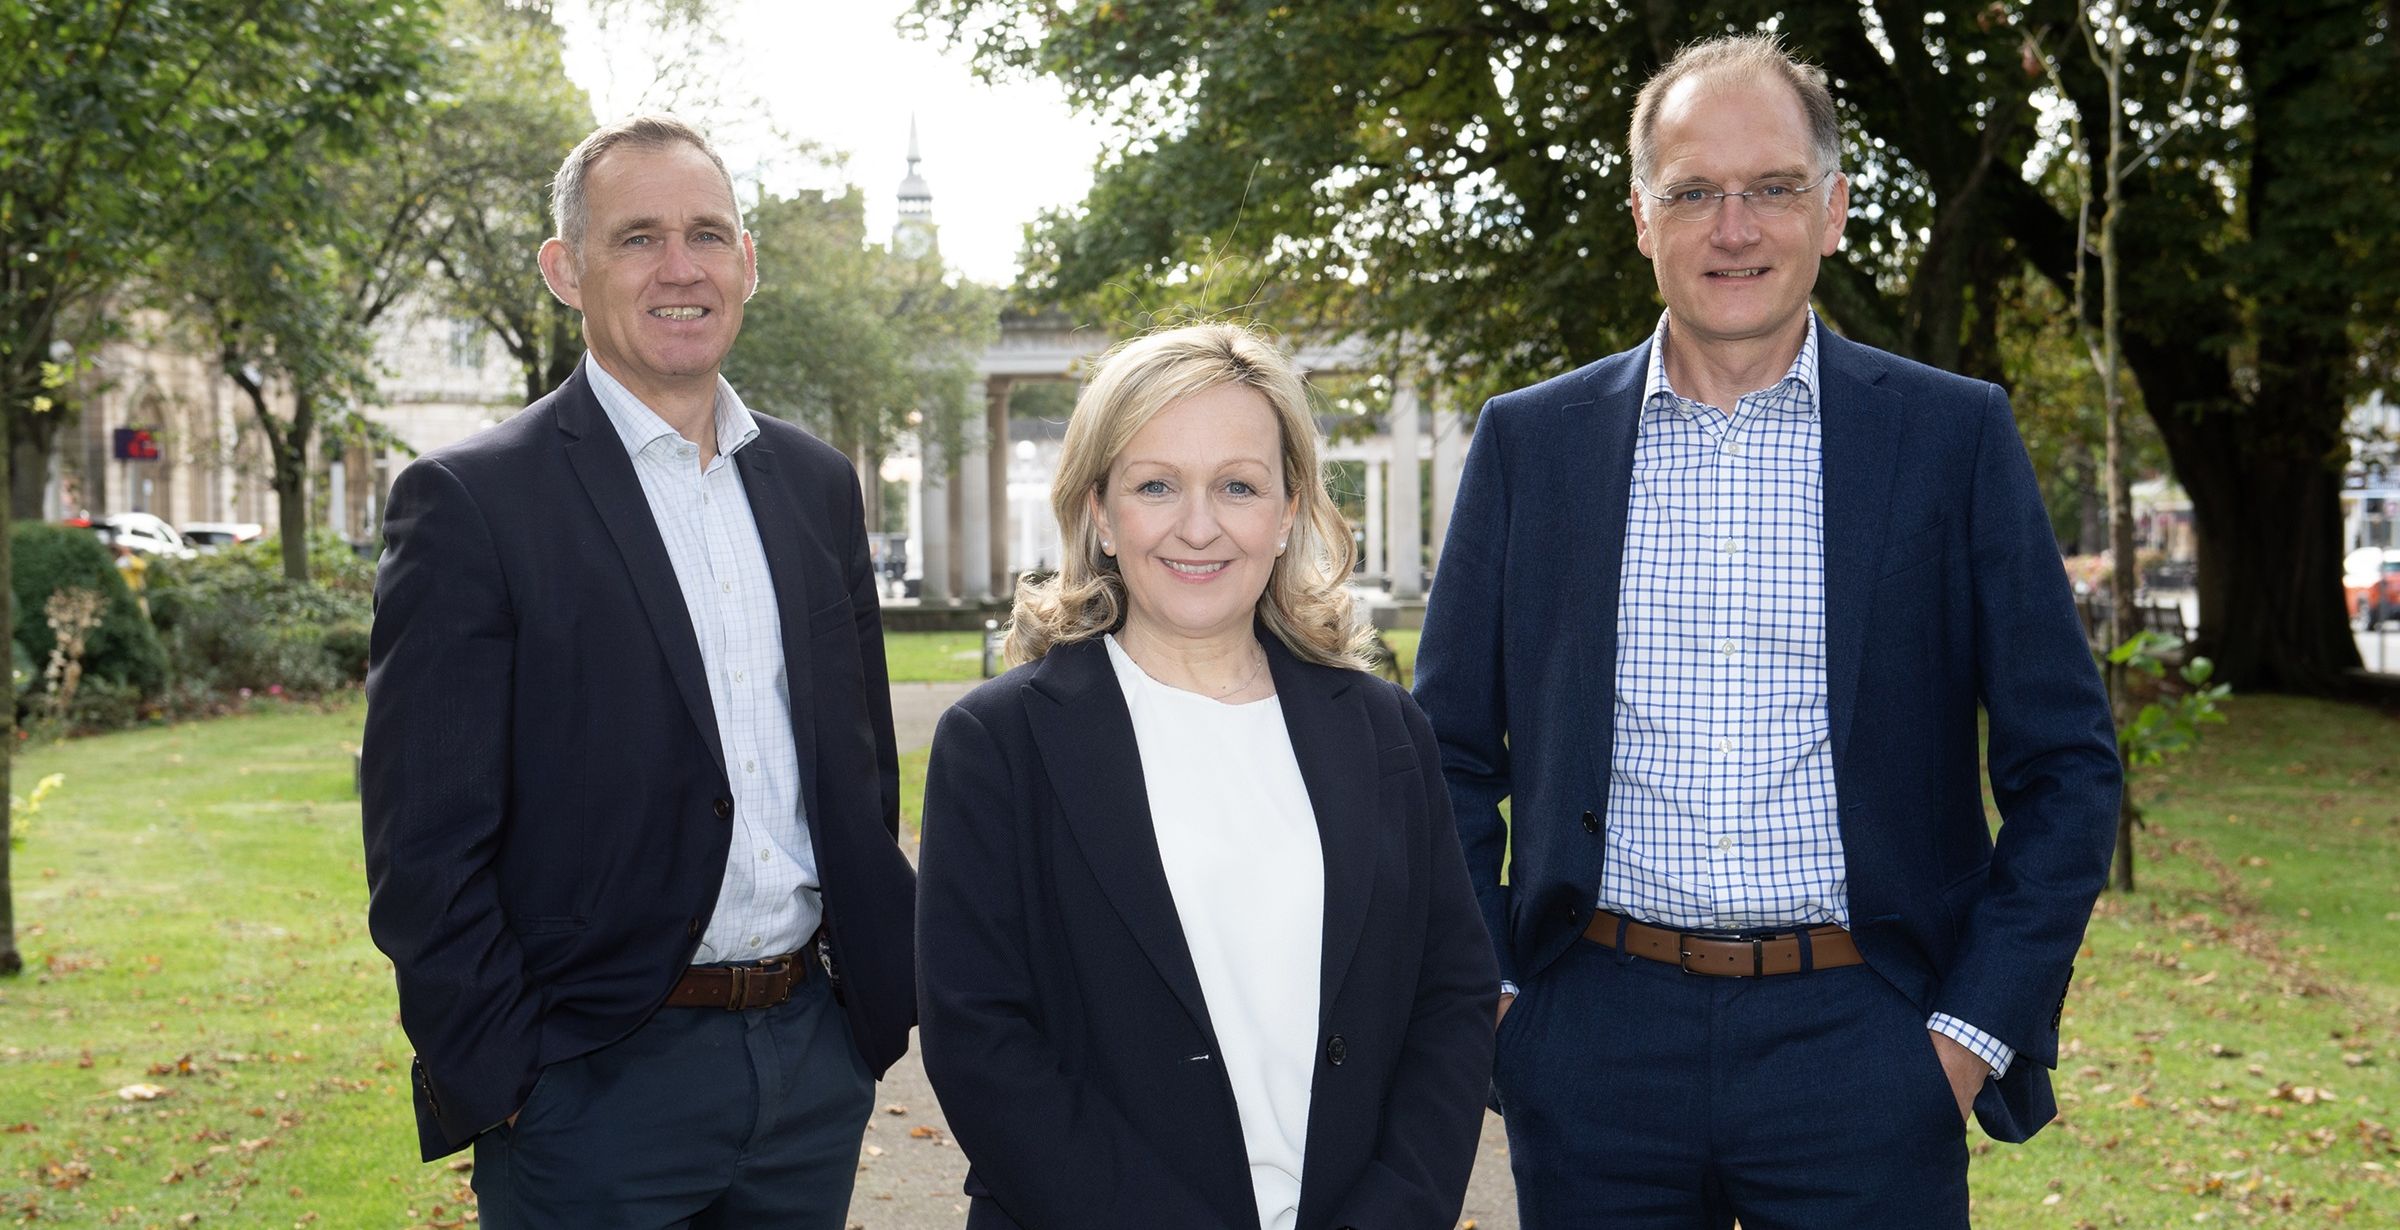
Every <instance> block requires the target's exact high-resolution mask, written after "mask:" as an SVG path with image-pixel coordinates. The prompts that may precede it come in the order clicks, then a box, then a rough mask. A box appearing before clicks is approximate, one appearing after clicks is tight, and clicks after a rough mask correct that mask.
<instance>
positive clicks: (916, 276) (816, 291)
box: [725, 187, 1000, 511]
mask: <svg viewBox="0 0 2400 1230" xmlns="http://www.w3.org/2000/svg"><path fill="white" fill-rule="evenodd" d="M749 225H750V229H751V232H752V234H753V235H754V236H755V237H756V240H757V243H758V264H759V289H758V293H757V294H756V295H754V296H752V297H751V300H750V303H749V306H748V307H747V309H745V312H744V315H743V319H742V336H741V340H739V341H738V342H736V343H735V344H734V348H733V353H732V354H731V355H730V356H729V357H728V358H727V359H726V363H725V374H726V378H727V379H729V380H731V381H732V382H733V384H734V386H735V387H736V388H739V389H740V390H741V391H742V397H743V399H744V400H745V401H747V402H749V403H750V404H751V405H752V406H754V407H756V408H758V409H760V410H763V411H765V412H767V413H769V414H773V415H775V416H777V417H779V418H787V419H792V420H794V421H796V422H799V423H801V424H803V425H805V426H807V427H808V428H809V429H810V430H812V431H814V432H816V433H817V434H818V435H820V436H822V437H823V438H824V439H826V440H827V441H829V442H831V443H832V444H833V445H834V447H836V448H839V449H841V450H842V451H843V452H844V453H847V454H848V455H849V456H850V458H851V461H852V463H853V464H854V465H856V466H857V467H858V470H859V473H860V475H861V476H862V477H861V481H862V482H869V483H871V482H872V481H873V479H874V475H875V474H876V471H877V469H878V468H879V466H880V464H881V461H882V458H883V456H884V455H885V454H886V453H887V452H888V451H889V450H890V448H891V445H892V442H893V441H894V440H895V439H896V438H897V437H898V436H900V435H902V434H904V433H907V432H911V431H916V432H922V433H928V434H930V435H931V436H932V437H933V438H934V439H936V440H939V441H942V442H944V443H946V444H947V445H949V446H951V448H952V455H955V445H956V442H957V436H958V433H959V429H960V426H961V424H963V423H965V422H966V421H968V419H969V418H970V416H972V415H976V414H979V413H981V411H982V408H983V403H982V400H981V399H980V397H978V396H977V395H976V393H975V391H974V390H973V389H972V388H971V387H970V386H971V385H972V383H973V379H974V359H975V355H976V353H977V352H978V351H980V350H981V349H982V348H983V347H984V346H985V345H987V344H989V343H990V342H991V341H992V340H993V338H994V337H996V336H997V335H998V332H999V319H1000V296H999V295H998V293H996V292H994V291H992V290H989V289H987V288H985V287H980V286H976V285H974V284H972V283H967V282H961V281H957V280H954V279H951V278H949V277H946V276H945V275H944V272H943V269H942V266H941V262H940V260H939V258H938V257H935V256H932V255H927V256H923V257H908V256H903V255H900V254H897V253H895V252H893V251H891V250H890V249H888V248H884V247H880V246H870V245H869V244H868V243H867V242H866V204H865V200H864V198H863V197H862V196H861V195H860V194H859V191H858V189H857V188H855V187H851V188H846V189H844V190H843V191H841V192H840V193H839V194H838V195H837V194H830V193H818V192H802V193H799V194H796V195H794V196H792V197H789V198H779V197H772V196H767V197H761V198H760V199H759V200H758V201H757V202H756V203H755V204H754V205H753V206H752V207H751V209H750V210H749ZM868 490H870V491H872V490H874V488H873V487H872V486H870V487H869V488H868ZM869 507H870V508H873V509H877V510H878V511H879V509H880V501H869Z"/></svg>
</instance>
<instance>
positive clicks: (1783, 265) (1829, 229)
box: [1633, 74, 1850, 346]
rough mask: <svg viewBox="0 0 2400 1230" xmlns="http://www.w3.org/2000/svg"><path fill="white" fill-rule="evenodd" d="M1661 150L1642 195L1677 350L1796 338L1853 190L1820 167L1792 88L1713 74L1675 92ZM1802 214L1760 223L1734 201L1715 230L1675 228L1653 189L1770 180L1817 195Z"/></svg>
mask: <svg viewBox="0 0 2400 1230" xmlns="http://www.w3.org/2000/svg"><path fill="white" fill-rule="evenodd" d="M1651 148H1653V149H1654V150H1655V151H1656V158H1655V171H1654V173H1653V175H1652V177H1651V179H1650V181H1649V182H1647V183H1641V184H1636V185H1634V192H1633V218H1634V232H1635V236H1636V239H1637V242H1638V243H1639V244H1640V247H1641V250H1642V255H1644V256H1647V257H1649V258H1650V262H1651V265H1652V267H1653V269H1654V271H1655V272H1656V274H1657V276H1658V293H1659V297H1660V298H1662V299H1664V300H1666V303H1667V316H1668V319H1669V321H1670V322H1671V324H1670V327H1671V328H1672V330H1673V331H1674V336H1675V338H1676V340H1677V342H1678V343H1679V344H1680V343H1684V342H1690V343H1693V344H1696V345H1700V346H1708V345H1710V344H1712V343H1724V342H1741V341H1747V340H1753V339H1760V338H1767V337H1776V336H1779V335H1781V334H1784V333H1787V332H1789V333H1794V334H1795V337H1794V339H1793V340H1794V344H1797V337H1796V333H1797V331H1798V330H1799V329H1800V328H1801V327H1802V326H1801V323H1800V322H1801V320H1802V318H1803V316H1804V315H1805V314H1806V312H1807V310H1808V296H1809V292H1810V291H1811V290H1813V289H1814V288H1815V286H1816V284H1817V264H1818V262H1819V261H1821V260H1822V259H1823V258H1825V257H1827V256H1831V255H1833V253H1834V251H1835V249H1837V248H1839V247H1840V246H1841V242H1842V221H1843V218H1844V217H1845V216H1846V214H1847V211H1848V209H1849V202H1850V189H1849V184H1848V183H1847V181H1845V180H1844V179H1843V178H1842V177H1841V176H1839V175H1832V176H1827V172H1829V171H1831V170H1832V169H1833V168H1831V167H1821V166H1818V165H1817V163H1818V157H1817V154H1816V151H1815V149H1814V147H1813V145H1812V144H1811V142H1810V140H1809V132H1808V120H1807V117H1806V116H1805V115H1804V114H1803V113H1802V111H1801V108H1800V99H1799V96H1798V95H1797V94H1795V93H1794V92H1793V90H1792V88H1791V87H1790V86H1789V85H1786V84H1785V83H1783V82H1781V81H1776V80H1749V79H1728V78H1725V77H1722V76H1710V75H1707V74H1702V75H1698V76H1694V77H1689V78H1686V79H1685V80H1683V81H1680V82H1678V83H1676V85H1675V86H1674V87H1673V88H1672V89H1670V90H1669V91H1668V92H1667V96H1666V98H1665V99H1664V100H1662V103H1661V105H1660V107H1659V112H1658V125H1657V127H1656V128H1655V129H1654V130H1653V136H1652V144H1651ZM1820 177H1827V178H1828V180H1829V182H1827V183H1825V184H1823V185H1821V186H1818V187H1816V188H1814V189H1813V190H1812V191H1810V192H1809V193H1808V194H1807V197H1806V199H1804V200H1802V201H1801V202H1800V203H1799V204H1798V205H1796V206H1795V207H1794V208H1793V209H1792V210H1791V211H1790V212H1788V213H1785V214H1781V215H1779V216H1776V217H1760V216H1758V214H1757V213H1756V212H1755V211H1753V210H1752V209H1751V208H1750V206H1749V203H1748V202H1747V201H1739V200H1731V199H1728V200H1726V201H1724V202H1723V203H1721V204H1720V205H1718V207H1717V210H1716V213H1715V214H1714V215H1713V216H1712V217H1710V218H1708V219H1706V220H1703V221H1696V222H1685V221H1679V220H1677V219H1675V218H1672V217H1669V216H1667V213H1666V211H1665V209H1664V207H1663V206H1662V205H1661V204H1660V203H1659V202H1657V201H1655V200H1649V199H1647V198H1645V197H1644V196H1643V189H1644V188H1647V189H1648V190H1649V191H1651V192H1654V193H1659V194H1661V195H1671V194H1673V193H1675V192H1676V191H1677V190H1679V189H1683V188H1687V187H1694V186H1708V187H1710V188H1712V189H1713V190H1716V191H1734V192H1740V191H1744V190H1747V189H1750V188H1752V187H1754V186H1756V185H1758V184H1760V183H1762V182H1764V181H1767V180H1770V179H1788V180H1791V181H1794V182H1798V183H1805V184H1815V183H1816V182H1817V180H1818V179H1819V178H1820Z"/></svg>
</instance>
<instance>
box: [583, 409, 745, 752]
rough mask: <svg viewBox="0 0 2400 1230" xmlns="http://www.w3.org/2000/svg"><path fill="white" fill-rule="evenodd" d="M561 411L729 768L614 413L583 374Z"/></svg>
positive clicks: (661, 634)
mask: <svg viewBox="0 0 2400 1230" xmlns="http://www.w3.org/2000/svg"><path fill="white" fill-rule="evenodd" d="M557 406H558V427H559V431H560V432H561V433H562V434H564V435H565V436H566V437H567V450H566V451H567V463H568V464H569V465H570V466H572V467H573V468H574V470H575V477H576V478H578V479H580V480H582V482H583V489H584V493H585V494H586V495H589V496H590V497H591V500H592V507H593V509H594V510H596V511H597V512H598V513H599V514H600V521H601V524H603V525H606V526H607V527H608V533H609V537H610V538H612V539H614V540H615V541H616V544H617V551H618V553H619V554H621V555H623V556H624V557H625V571H626V572H627V573H628V574H629V575H630V576H631V577H632V578H633V589H634V592H635V593H636V594H637V595H639V596H640V598H641V602H642V610H643V611H644V612H646V613H647V614H648V615H649V617H650V631H651V633H652V634H653V635H655V636H656V637H657V638H658V647H659V650H660V652H662V653H664V654H666V656H667V667H668V669H669V670H670V671H671V672H673V674H674V676H675V689H676V691H678V692H680V693H681V694H682V695H683V704H684V707H685V708H687V709H689V710H691V713H692V722H693V724H694V725H696V726H698V727H699V728H700V737H701V738H702V739H704V740H706V741H707V743H708V754H709V756H710V757H711V758H712V759H714V760H715V761H716V763H717V766H718V768H719V769H720V770H722V769H723V767H724V765H725V748H724V744H723V742H722V740H721V739H720V737H719V734H718V731H717V712H716V709H715V708H714V707H712V706H711V705H710V704H709V698H708V673H707V668H706V667H704V666H703V665H702V664H701V661H700V641H699V638H698V637H697V636H696V635H694V633H693V631H692V615H691V609H690V608H689V607H688V606H686V605H685V604H684V600H683V586H682V584H681V583H679V582H677V581H676V579H675V566H674V564H673V563H671V562H670V561H669V560H668V559H667V546H666V542H665V540H664V539H662V538H660V537H659V534H658V522H657V520H656V519H655V518H653V517H652V516H651V515H650V500H649V497H648V496H646V495H644V494H643V493H642V483H641V479H639V478H638V477H636V476H635V475H634V472H633V459H632V458H631V457H629V456H627V455H626V453H625V442H624V440H623V439H622V438H621V437H619V436H618V435H617V429H616V427H615V426H614V425H613V424H611V423H610V422H609V420H608V412H607V411H605V410H602V409H601V408H600V399H599V398H598V397H596V396H594V395H593V393H592V390H591V386H590V385H589V384H587V383H585V381H584V377H583V369H582V368H580V367H578V368H577V369H576V370H575V374H574V375H572V376H569V377H567V382H566V383H565V384H564V385H561V386H559V393H558V401H557Z"/></svg>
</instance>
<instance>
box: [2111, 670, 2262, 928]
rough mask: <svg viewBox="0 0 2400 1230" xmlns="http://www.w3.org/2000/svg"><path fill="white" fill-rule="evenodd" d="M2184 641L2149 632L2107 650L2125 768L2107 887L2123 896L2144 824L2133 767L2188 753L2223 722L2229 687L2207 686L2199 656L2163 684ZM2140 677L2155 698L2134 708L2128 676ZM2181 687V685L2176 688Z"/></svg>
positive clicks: (2130, 883)
mask: <svg viewBox="0 0 2400 1230" xmlns="http://www.w3.org/2000/svg"><path fill="white" fill-rule="evenodd" d="M2183 648H2184V645H2183V640H2182V638H2180V637H2175V636H2169V635H2167V634H2166V633H2163V632H2154V631H2151V630H2149V629H2147V628H2145V629H2143V630H2141V631H2139V632H2136V633H2134V634H2133V635H2132V636H2131V637H2128V638H2126V640H2125V642H2124V643H2123V644H2120V645H2118V646H2117V647H2116V648H2114V649H2111V650H2109V651H2108V664H2109V668H2110V670H2109V681H2110V682H2109V687H2110V695H2109V700H2110V704H2111V707H2112V708H2113V709H2114V710H2115V713H2116V721H2117V756H2118V758H2119V759H2120V760H2121V761H2123V762H2124V765H2125V776H2126V783H2125V790H2124V792H2123V793H2122V794H2120V795H2119V796H2118V798H2117V846H2116V854H2115V860H2114V861H2115V870H2114V872H2113V874H2112V875H2111V884H2112V885H2113V886H2114V887H2115V888H2117V889H2120V890H2122V891H2124V892H2132V891H2133V887H2134V851H2135V849H2136V843H2135V841H2134V834H2135V833H2136V832H2138V831H2139V830H2140V829H2141V827H2142V824H2143V820H2142V808H2141V804H2140V802H2139V801H2138V800H2137V797H2136V794H2135V791H2134V789H2133V786H2134V781H2133V779H2134V772H2133V770H2135V769H2136V768H2141V767H2145V766H2156V765H2159V764H2161V763H2164V762H2165V761H2166V759H2167V758H2168V757H2169V756H2175V755H2179V754H2181V753H2184V752H2188V751H2190V750H2191V749H2192V748H2193V747H2194V746H2196V745H2197V744H2198V743H2199V742H2200V728H2201V727H2202V726H2208V725H2213V724H2216V723H2221V722H2223V721H2224V720H2225V714H2224V712H2223V709H2222V706H2223V704H2224V701H2225V698H2226V697H2227V696H2229V695H2231V694H2232V692H2233V689H2232V687H2231V686H2230V685H2227V684H2222V683H2210V682H2209V677H2210V676H2211V675H2213V674H2215V673H2216V664H2215V663H2213V662H2211V661H2209V660H2208V659H2207V658H2204V657H2199V656H2197V655H2195V656H2193V657H2191V658H2190V659H2189V660H2188V661H2186V662H2185V663H2184V664H2183V667H2182V669H2181V670H2179V671H2177V672H2176V681H2175V684H2169V683H2168V681H2167V663H2168V661H2169V660H2170V659H2172V658H2173V657H2175V656H2176V655H2177V654H2180V653H2182V652H2183ZM2133 675H2141V676H2143V677H2145V678H2146V679H2148V680H2149V681H2150V683H2151V685H2152V691H2153V693H2154V695H2153V696H2152V697H2151V698H2150V699H2148V700H2146V701H2144V702H2143V703H2142V704H2141V707H2140V708H2138V709H2136V708H2134V704H2133V696H2132V691H2133V689H2132V688H2131V687H2130V684H2131V682H2132V680H2131V676H2133ZM2177 684H2179V685H2180V686H2176V685H2177Z"/></svg>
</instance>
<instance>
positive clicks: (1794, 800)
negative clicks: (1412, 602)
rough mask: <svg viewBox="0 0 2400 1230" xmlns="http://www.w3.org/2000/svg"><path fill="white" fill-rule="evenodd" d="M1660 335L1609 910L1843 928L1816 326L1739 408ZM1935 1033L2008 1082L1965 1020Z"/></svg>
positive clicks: (1621, 610) (1630, 561) (1994, 1048)
mask: <svg viewBox="0 0 2400 1230" xmlns="http://www.w3.org/2000/svg"><path fill="white" fill-rule="evenodd" d="M1667 328H1668V319H1667V317H1665V316H1663V315H1662V316H1661V317H1660V318H1659V322H1658V330H1657V332H1656V333H1654V334H1653V335H1652V337H1651V339H1650V365H1649V371H1648V376H1647V380H1646V382H1645V383H1644V386H1643V388H1644V394H1643V397H1642V404H1641V421H1640V423H1639V424H1638V425H1637V427H1636V431H1635V437H1634V453H1633V484H1632V490H1631V492H1630V494H1629V497H1628V499H1627V501H1626V509H1625V548H1624V555H1623V559H1622V563H1621V564H1620V571H1619V576H1620V578H1621V579H1620V582H1619V591H1618V597H1617V677H1616V715H1615V727H1614V729H1615V735H1614V738H1613V740H1612V745H1611V747H1610V749H1609V754H1610V759H1609V764H1610V766H1611V768H1610V774H1609V793H1608V830H1607V832H1608V851H1607V854H1606V859H1605V862H1604V864H1603V870H1602V872H1601V885H1600V898H1599V902H1598V905H1599V907H1600V908H1601V909H1604V910H1608V911H1610V912H1612V913H1617V914H1623V915H1627V916H1629V917H1632V918H1638V919H1641V920H1643V921H1645V922H1650V923H1654V924H1657V925H1660V926H1666V927H1672V928H1675V929H1677V930H1685V931H1760V930H1781V929H1788V928H1799V927H1808V926H1815V925H1818V924H1822V923H1838V924H1841V925H1843V926H1848V925H1849V923H1850V899H1849V875H1848V871H1847V864H1846V863H1845V861H1844V858H1843V852H1842V829H1841V808H1840V806H1839V805H1838V802H1837V800H1836V799H1835V793H1834V779H1833V742H1832V736H1831V733H1830V727H1829V724H1828V708H1827V700H1826V695H1827V693H1826V680H1825V491H1824V485H1825V467H1824V460H1823V447H1822V444H1823V433H1822V431H1821V426H1822V424H1823V421H1824V420H1823V407H1822V403H1821V401H1820V399H1819V396H1818V391H1819V390H1820V389H1821V388H1822V387H1823V386H1822V385H1821V384H1820V383H1819V381H1818V370H1817V328H1818V325H1817V318H1816V313H1814V312H1811V313H1809V318H1808V332H1807V333H1806V334H1805V335H1804V336H1803V338H1802V340H1801V343H1800V353H1799V354H1798V355H1796V356H1794V357H1793V359H1792V364H1791V367H1790V368H1788V369H1787V370H1786V371H1785V372H1784V375H1783V378H1782V379H1781V380H1778V381H1776V382H1775V383H1774V384H1772V385H1769V386H1768V387H1766V388H1764V389H1760V390H1758V391H1756V392H1753V393H1748V394H1745V395H1743V396H1742V397H1740V398H1738V399H1736V401H1735V402H1734V405H1733V409H1732V411H1731V412H1730V413H1728V412H1727V411H1725V410H1724V409H1723V408H1721V407H1715V406H1708V405H1703V404H1702V403H1700V402H1696V401H1693V400H1691V399H1689V398H1686V397H1684V396H1683V395H1682V394H1680V393H1677V392H1676V391H1675V388H1674V386H1673V384H1672V383H1671V382H1670V381H1669V379H1668V377H1667V364H1666V349H1667ZM1927 1028H1929V1029H1934V1030H1938V1031H1940V1032H1941V1033H1944V1034H1947V1035H1949V1036H1950V1037H1951V1038H1954V1039H1956V1040H1957V1041H1958V1042H1959V1043H1960V1044H1961V1045H1964V1046H1965V1047H1967V1049H1969V1050H1971V1051H1973V1052H1975V1053H1976V1055H1977V1056H1978V1057H1980V1058H1982V1059H1983V1061H1984V1062H1985V1063H1988V1064H1990V1065H1991V1066H1992V1070H1993V1072H1994V1073H1995V1074H2001V1073H2005V1072H2007V1070H2008V1066H2009V1064H2010V1062H2011V1061H2012V1060H2013V1059H2014V1058H2015V1052H2014V1051H2013V1050H2012V1049H2010V1048H2009V1047H2008V1045H2007V1044H2005V1043H2003V1042H2001V1041H2000V1040H1999V1039H1997V1038H1994V1037H1992V1036H1991V1035H1990V1034H1987V1033H1985V1032H1983V1031H1982V1030H1980V1029H1977V1028H1976V1027H1974V1026H1972V1025H1969V1024H1967V1023H1966V1022H1964V1021H1960V1020H1958V1019H1957V1018H1955V1017H1952V1016H1948V1015H1946V1014H1942V1013H1936V1014H1934V1015H1933V1017H1932V1019H1931V1020H1930V1021H1928V1022H1927Z"/></svg>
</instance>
